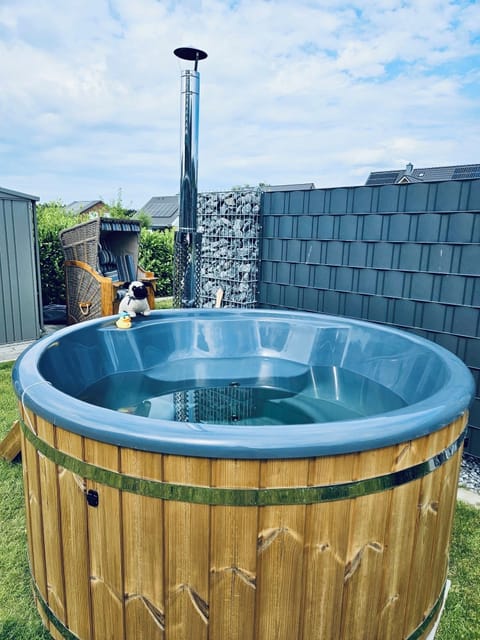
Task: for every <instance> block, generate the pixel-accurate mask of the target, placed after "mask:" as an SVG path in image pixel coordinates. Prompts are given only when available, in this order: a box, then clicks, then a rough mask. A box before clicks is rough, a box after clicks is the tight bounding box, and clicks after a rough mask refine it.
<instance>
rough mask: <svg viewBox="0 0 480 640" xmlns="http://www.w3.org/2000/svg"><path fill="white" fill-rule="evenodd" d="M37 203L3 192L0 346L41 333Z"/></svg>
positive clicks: (0, 202) (32, 198)
mask: <svg viewBox="0 0 480 640" xmlns="http://www.w3.org/2000/svg"><path fill="white" fill-rule="evenodd" d="M36 199H37V198H35V196H28V195H26V194H21V193H16V192H12V191H8V190H2V189H0V344H9V343H13V342H23V341H27V340H34V339H36V338H38V337H40V334H41V330H42V315H41V299H40V298H41V288H40V275H39V257H38V243H37V236H36V217H35V200H36Z"/></svg>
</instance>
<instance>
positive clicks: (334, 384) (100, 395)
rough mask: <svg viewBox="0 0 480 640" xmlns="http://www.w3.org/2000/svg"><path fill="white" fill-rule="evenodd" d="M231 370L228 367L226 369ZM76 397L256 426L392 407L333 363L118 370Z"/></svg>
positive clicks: (386, 397)
mask: <svg viewBox="0 0 480 640" xmlns="http://www.w3.org/2000/svg"><path fill="white" fill-rule="evenodd" d="M232 373H233V371H232ZM80 399H81V400H83V401H85V402H88V403H91V404H95V405H97V406H102V407H105V408H107V409H112V410H116V411H120V412H123V413H130V414H135V415H139V416H144V417H149V418H154V419H161V420H175V421H184V422H185V421H188V422H199V423H202V422H204V423H216V424H238V425H242V424H243V425H261V424H279V425H281V424H309V423H319V422H331V421H338V420H350V419H355V418H360V417H365V416H372V415H378V414H381V413H385V412H387V411H392V410H394V409H398V408H400V407H402V406H404V405H405V402H404V401H403V400H402V399H401V398H400V397H399V396H398V395H396V394H395V393H394V392H393V391H391V390H390V389H388V388H387V387H385V386H383V385H381V384H378V383H377V382H374V381H372V380H370V379H367V378H365V377H363V376H360V375H358V374H357V373H354V372H351V371H347V370H344V369H341V368H338V367H323V366H322V367H307V368H306V370H305V374H304V375H297V376H295V377H294V378H293V379H280V380H275V379H272V378H271V377H268V378H264V379H262V378H257V379H255V380H251V379H246V380H238V379H235V378H232V379H231V380H229V381H225V380H218V379H210V380H198V379H197V380H191V379H190V380H187V379H186V380H183V381H181V382H171V381H170V382H167V381H165V380H162V381H159V380H158V379H156V378H155V377H151V376H150V375H148V372H145V373H142V372H127V373H118V374H115V375H112V376H109V377H108V378H105V379H103V380H100V381H98V382H97V383H95V384H94V385H93V386H91V387H90V388H88V389H87V390H86V391H85V392H84V393H83V394H82V395H81V397H80Z"/></svg>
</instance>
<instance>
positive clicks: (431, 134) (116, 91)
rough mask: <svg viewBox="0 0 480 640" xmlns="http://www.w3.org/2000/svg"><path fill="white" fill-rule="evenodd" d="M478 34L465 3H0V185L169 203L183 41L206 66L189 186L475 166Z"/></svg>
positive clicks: (477, 12)
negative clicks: (195, 169)
mask: <svg viewBox="0 0 480 640" xmlns="http://www.w3.org/2000/svg"><path fill="white" fill-rule="evenodd" d="M479 31H480V7H479V5H478V3H476V2H467V1H466V0H459V1H458V2H453V1H448V0H424V1H422V2H421V3H419V2H413V1H408V0H404V1H402V0H375V1H373V2H369V3H364V2H362V3H361V2H359V0H354V1H353V2H348V3H347V2H336V1H334V0H331V1H326V0H324V1H322V2H320V0H299V2H296V3H294V4H292V3H291V2H287V0H270V1H267V0H260V1H258V0H239V1H238V2H227V1H222V0H203V1H201V0H195V1H194V0H192V1H188V2H187V1H181V2H174V1H173V0H172V1H167V0H158V1H157V0H136V1H135V2H131V0H71V1H70V2H69V3H67V4H66V3H64V2H62V1H60V0H22V2H21V3H18V2H16V1H15V2H14V1H9V0H3V2H2V4H1V6H0V58H1V59H2V65H1V66H0V86H1V87H2V90H1V91H0V112H1V113H2V119H1V121H0V139H1V140H2V150H1V151H0V184H1V185H2V186H5V187H7V188H12V189H17V190H24V191H27V192H32V191H33V192H37V193H38V195H39V196H40V197H41V199H42V200H47V199H53V198H57V197H59V198H62V199H63V200H65V201H70V200H73V199H87V198H90V197H92V198H96V197H99V195H100V194H102V196H103V197H105V198H106V199H107V200H108V199H112V198H114V197H115V196H116V193H117V190H118V188H122V190H123V194H124V198H125V201H126V202H128V203H130V202H131V203H132V204H133V205H134V206H138V207H139V206H141V205H142V204H144V202H146V201H147V200H148V199H149V197H150V196H151V195H154V194H157V195H161V194H168V193H175V192H176V191H178V184H179V159H178V158H179V103H180V97H179V86H180V68H181V66H182V63H180V62H179V61H178V60H177V59H176V58H175V57H174V56H173V49H174V48H176V47H177V46H183V45H193V46H197V47H199V48H203V49H205V50H206V51H207V52H208V54H209V57H208V58H207V60H205V61H202V62H201V63H200V67H199V70H200V72H201V100H200V103H201V104H200V157H199V186H200V188H201V189H202V188H204V189H210V188H228V187H229V186H231V185H233V184H242V183H253V184H254V183H257V182H260V181H266V182H270V183H282V182H284V183H290V182H297V181H298V182H308V181H314V182H315V183H316V184H317V185H318V186H335V185H339V184H342V185H346V184H358V183H362V182H364V181H365V179H366V177H367V176H368V173H369V171H371V170H376V169H382V168H394V167H396V166H403V164H405V162H408V161H412V162H413V163H414V164H415V165H416V166H420V165H424V166H425V165H432V166H433V165H438V164H453V163H464V162H465V163H468V162H478V161H479V158H478V151H477V146H476V144H475V139H478V133H479V131H478V124H477V122H478V120H479V118H478V116H479V107H478V103H479V101H478V80H479V77H478V76H479V72H478V71H477V69H478V61H479V57H480V52H479V48H480V41H479Z"/></svg>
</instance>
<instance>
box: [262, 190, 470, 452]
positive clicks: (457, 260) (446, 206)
mask: <svg viewBox="0 0 480 640" xmlns="http://www.w3.org/2000/svg"><path fill="white" fill-rule="evenodd" d="M261 211H262V216H261V224H262V229H263V235H262V240H261V245H262V246H261V252H260V255H261V269H260V273H261V277H260V284H259V296H258V302H259V305H260V306H264V307H287V308H291V309H303V310H308V311H318V312H321V313H331V314H340V315H346V316H350V317H354V318H360V319H365V320H371V321H373V322H379V323H384V324H391V325H395V326H398V327H400V328H402V329H405V330H407V331H412V332H414V333H417V334H418V335H423V336H424V337H427V338H428V339H430V340H433V341H434V342H437V343H438V344H441V345H442V346H445V347H446V348H447V349H450V350H451V351H453V352H454V353H456V354H457V355H458V356H459V357H460V358H461V359H462V360H463V361H464V362H465V363H466V364H467V366H468V367H469V368H470V370H471V371H472V374H473V375H474V377H475V380H476V381H477V391H476V399H475V401H474V403H473V406H472V407H471V414H470V429H469V438H468V442H467V450H468V451H470V452H471V453H473V454H474V455H477V456H480V338H479V333H480V180H459V181H450V182H439V183H421V184H409V185H384V186H378V187H365V186H361V187H348V188H338V189H315V190H311V191H300V192H272V193H265V194H264V195H263V200H262V207H261Z"/></svg>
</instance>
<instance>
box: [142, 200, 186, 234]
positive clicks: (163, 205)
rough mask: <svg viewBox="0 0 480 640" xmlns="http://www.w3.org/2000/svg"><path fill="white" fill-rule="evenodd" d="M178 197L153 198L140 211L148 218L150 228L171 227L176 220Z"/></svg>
mask: <svg viewBox="0 0 480 640" xmlns="http://www.w3.org/2000/svg"><path fill="white" fill-rule="evenodd" d="M178 209H179V196H178V195H176V196H154V197H153V198H150V200H149V201H148V202H147V203H146V204H145V205H143V207H142V208H141V209H140V211H142V212H144V213H146V214H147V215H149V216H150V219H151V221H152V227H153V228H158V227H171V226H172V225H173V223H174V222H175V220H176V219H177V218H178Z"/></svg>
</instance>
